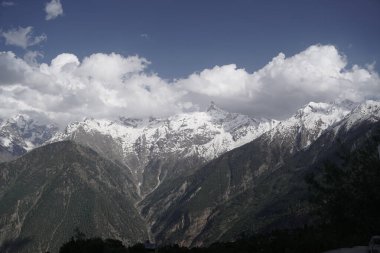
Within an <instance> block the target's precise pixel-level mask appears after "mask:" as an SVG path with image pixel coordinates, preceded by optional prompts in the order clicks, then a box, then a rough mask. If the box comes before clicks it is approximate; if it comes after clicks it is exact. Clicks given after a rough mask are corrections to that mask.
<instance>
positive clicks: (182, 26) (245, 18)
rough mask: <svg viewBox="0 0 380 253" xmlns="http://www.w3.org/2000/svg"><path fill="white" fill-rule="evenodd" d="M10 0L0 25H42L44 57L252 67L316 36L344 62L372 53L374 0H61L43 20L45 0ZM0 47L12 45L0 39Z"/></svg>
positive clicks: (182, 71) (159, 68)
mask: <svg viewBox="0 0 380 253" xmlns="http://www.w3.org/2000/svg"><path fill="white" fill-rule="evenodd" d="M14 2H15V3H16V5H15V6H11V7H6V8H4V7H3V8H1V9H0V11H1V14H0V23H1V27H2V29H3V30H6V29H9V28H11V27H17V26H24V27H25V26H33V27H34V32H35V33H36V34H40V33H45V34H46V35H47V41H46V42H45V43H41V44H40V45H38V46H37V47H35V49H38V50H40V51H42V52H43V54H44V56H45V60H46V61H50V60H51V59H52V58H53V57H55V56H56V55H58V54H60V53H62V52H69V53H74V54H76V55H77V56H78V57H79V58H82V57H84V56H87V55H89V54H91V53H94V52H105V53H110V52H116V53H120V54H123V55H135V54H138V55H140V56H142V57H145V58H147V59H148V60H149V61H151V62H152V64H151V66H150V68H151V69H152V70H153V71H155V72H157V73H159V74H160V75H161V76H162V77H165V78H179V77H185V76H187V75H189V74H191V73H193V72H194V71H201V70H202V69H204V68H210V67H213V66H214V65H223V64H229V63H235V64H237V65H238V66H239V67H242V68H245V69H247V70H251V71H253V70H256V69H258V68H260V67H262V66H264V65H265V64H266V63H267V62H268V61H269V60H270V59H271V58H272V57H274V56H276V55H277V54H278V53H279V52H283V53H285V55H287V56H288V55H293V54H295V53H297V52H300V51H302V50H304V49H306V48H307V47H308V46H310V45H312V44H316V43H321V44H333V45H335V46H336V47H337V48H339V50H340V51H341V52H343V53H344V54H346V55H347V56H348V59H349V63H356V64H360V65H364V64H367V63H372V62H374V61H378V60H379V58H380V50H379V46H378V45H380V14H379V13H380V1H378V0H360V1H359V0H357V1H352V0H334V1H331V0H318V1H315V0H298V1H297V0H290V1H271V0H269V1H248V0H235V1H223V0H206V1H205V0H192V1H183V0H134V1H129V0H87V1H85V0H81V1H77V0H62V6H63V9H64V15H63V16H60V17H57V18H56V19H54V20H50V21H46V20H45V13H44V4H45V2H46V1H41V0H38V1H36V0H34V1H30V0H15V1H14ZM0 50H12V51H17V52H19V51H20V50H17V49H16V48H15V47H12V46H6V45H4V43H3V41H2V43H1V45H0ZM20 53H22V52H20ZM376 69H379V66H376Z"/></svg>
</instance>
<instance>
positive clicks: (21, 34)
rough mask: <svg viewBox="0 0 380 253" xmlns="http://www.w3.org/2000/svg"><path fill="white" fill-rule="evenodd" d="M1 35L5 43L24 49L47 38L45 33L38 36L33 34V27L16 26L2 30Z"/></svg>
mask: <svg viewBox="0 0 380 253" xmlns="http://www.w3.org/2000/svg"><path fill="white" fill-rule="evenodd" d="M1 37H3V38H4V39H5V44H6V45H12V46H17V47H21V48H23V49H26V48H28V47H30V46H34V45H37V44H39V43H41V42H43V41H45V40H46V39H47V36H46V35H45V34H41V35H38V36H34V35H33V27H32V26H27V27H18V28H12V29H10V30H8V31H2V32H1Z"/></svg>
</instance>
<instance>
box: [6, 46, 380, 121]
mask: <svg viewBox="0 0 380 253" xmlns="http://www.w3.org/2000/svg"><path fill="white" fill-rule="evenodd" d="M149 64H150V62H149V61H148V60H147V59H145V58H142V57H139V56H128V57H124V56H122V55H120V54H115V53H111V54H103V53H97V54H92V55H90V56H88V57H85V58H84V59H82V60H79V59H78V57H77V56H75V55H73V54H67V53H64V54H60V55H58V56H57V57H56V58H54V59H53V60H52V61H51V63H50V64H47V63H42V64H36V63H35V62H33V63H31V61H26V60H24V59H21V58H19V57H17V56H16V55H15V54H14V53H12V52H1V53H0V117H7V116H10V115H14V114H15V113H18V112H22V113H29V114H34V115H37V116H39V117H41V118H48V119H50V120H53V121H55V122H58V123H60V124H62V125H63V124H66V123H67V122H69V121H73V120H80V119H82V118H83V117H94V118H116V117H118V116H126V117H137V118H140V117H149V116H153V117H165V116H169V115H172V114H174V113H178V112H181V111H191V110H198V109H204V107H205V106H207V104H208V103H209V102H210V101H211V100H213V101H215V102H216V103H217V104H218V105H220V106H221V107H223V108H225V109H226V110H229V111H233V112H241V113H245V114H249V115H252V116H256V117H268V118H273V117H274V118H281V117H285V116H288V115H289V114H291V113H293V112H294V111H295V110H296V109H297V108H299V107H300V106H302V105H304V104H306V103H308V102H310V101H315V102H319V101H332V100H336V99H339V100H344V99H350V100H353V101H362V100H365V99H379V98H380V79H379V75H378V73H376V72H374V71H373V68H372V67H371V66H367V67H359V66H356V65H354V66H353V67H352V68H350V69H347V59H346V57H345V56H344V55H342V54H341V53H339V51H338V50H337V49H336V48H335V47H334V46H332V45H313V46H311V47H309V48H307V49H306V50H304V51H302V52H300V53H298V54H296V55H294V56H291V57H286V56H285V55H284V54H282V53H280V54H279V55H278V56H276V57H274V58H273V59H272V60H271V61H270V62H269V63H268V64H266V65H265V66H264V67H263V68H261V69H259V70H257V71H255V72H253V73H249V72H247V71H246V70H244V69H242V68H238V67H237V66H236V65H235V64H229V65H223V66H215V67H213V68H211V69H205V70H203V71H201V72H199V73H193V74H191V75H190V76H188V77H186V78H182V79H179V80H165V79H162V78H161V77H160V76H159V75H158V74H156V73H150V72H148V71H147V66H148V65H149Z"/></svg>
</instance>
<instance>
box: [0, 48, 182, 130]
mask: <svg viewBox="0 0 380 253" xmlns="http://www.w3.org/2000/svg"><path fill="white" fill-rule="evenodd" d="M148 64H149V62H148V61H147V60H146V59H144V58H141V57H138V56H130V57H123V56H121V55H119V54H114V53H112V54H102V53H98V54H93V55H90V56H88V57H85V58H84V59H83V60H82V61H80V60H79V59H78V57H77V56H75V55H73V54H67V53H65V54H60V55H58V56H57V57H56V58H54V59H53V60H52V61H51V63H50V64H46V63H43V64H40V65H38V66H35V65H34V64H29V63H27V62H26V61H25V60H23V59H20V58H18V57H17V56H16V55H15V54H14V53H12V52H2V53H1V54H0V117H1V116H4V115H8V116H9V115H12V114H14V113H16V112H19V111H22V112H24V113H28V112H37V113H40V114H43V115H44V116H46V117H47V118H50V119H51V120H53V121H56V122H59V123H61V124H65V123H67V122H69V121H72V120H81V119H82V118H84V117H95V118H117V117H119V116H128V117H150V116H156V117H160V116H168V115H171V114H173V113H176V112H179V111H181V110H182V107H184V106H185V105H182V102H181V101H180V98H181V97H182V95H183V91H180V90H176V89H174V88H173V87H172V85H170V84H168V83H167V82H166V81H164V80H163V79H161V78H160V77H159V76H157V75H156V74H154V73H153V74H148V73H145V72H144V70H145V68H146V66H147V65H148ZM186 106H188V104H186Z"/></svg>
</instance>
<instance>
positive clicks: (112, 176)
mask: <svg viewBox="0 0 380 253" xmlns="http://www.w3.org/2000/svg"><path fill="white" fill-rule="evenodd" d="M126 171H127V170H126V169H125V168H124V167H121V166H120V165H117V164H115V163H113V162H110V161H109V160H106V159H104V158H102V157H100V156H99V155H98V154H97V153H96V152H94V151H93V150H91V149H89V148H86V147H83V146H80V145H78V144H75V143H73V142H70V141H66V142H59V143H53V144H50V145H47V146H43V147H41V148H38V149H36V150H33V151H32V152H30V153H28V154H26V155H25V156H23V157H21V158H19V159H17V160H15V161H13V162H10V163H4V164H1V165H0V176H1V177H0V181H1V185H2V187H1V188H0V189H1V192H0V217H1V218H0V240H5V239H11V238H17V237H20V238H31V242H30V245H29V246H28V247H27V250H26V252H36V251H40V250H41V251H47V250H51V251H55V252H56V251H57V250H58V248H59V246H60V245H61V244H62V243H63V242H65V241H67V240H68V239H69V238H70V236H71V234H72V231H73V229H74V228H75V227H79V228H80V229H81V230H82V231H84V232H85V233H86V234H88V235H90V236H92V235H97V236H102V237H112V238H117V239H120V240H122V241H123V242H124V243H126V244H130V243H135V242H137V241H142V240H144V239H146V238H147V232H146V226H145V224H144V222H143V220H142V219H141V218H140V216H139V214H138V212H137V211H136V209H135V207H134V203H135V202H136V200H137V195H136V193H135V192H136V190H135V189H134V185H133V183H132V181H131V179H130V175H128V174H127V172H126Z"/></svg>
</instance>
